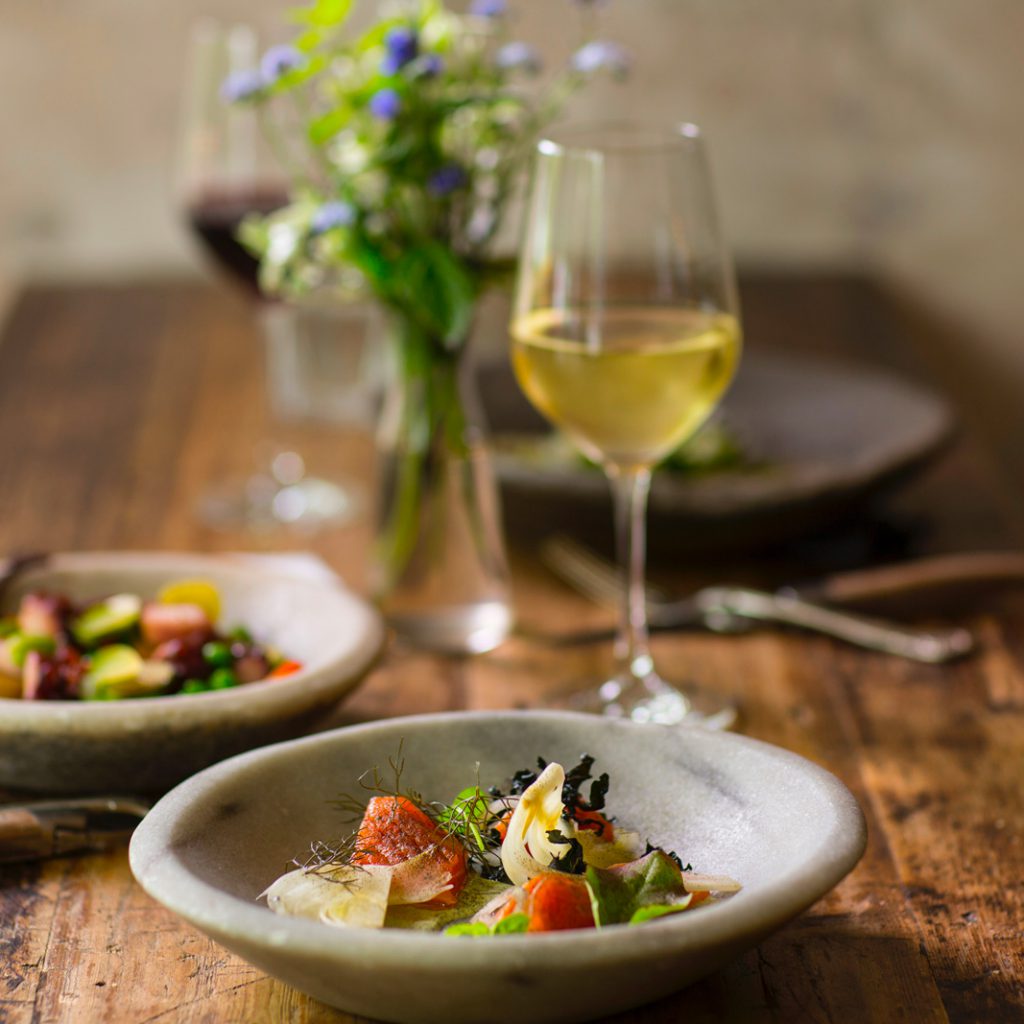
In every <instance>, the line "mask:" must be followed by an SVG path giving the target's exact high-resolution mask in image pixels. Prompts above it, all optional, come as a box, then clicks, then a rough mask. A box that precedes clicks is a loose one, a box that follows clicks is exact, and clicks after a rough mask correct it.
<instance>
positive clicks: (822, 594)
mask: <svg viewBox="0 0 1024 1024" xmlns="http://www.w3.org/2000/svg"><path fill="white" fill-rule="evenodd" d="M1021 584H1024V554H1021V553H1020V552H1016V551H1001V552H995V551H993V552H987V551H986V552H970V553H965V554H953V555H937V556H935V557H933V558H921V559H918V560H916V561H912V562H903V563H900V564H898V565H886V566H881V567H879V568H876V569H856V570H853V571H852V572H843V573H837V574H836V575H834V576H831V577H829V578H828V579H826V580H824V581H823V582H821V583H820V584H816V585H811V586H810V587H807V588H805V587H798V588H797V590H798V591H799V593H800V594H801V595H803V596H805V597H807V598H809V599H812V600H820V601H825V602H827V603H828V604H839V605H843V606H844V607H848V606H854V605H867V604H871V605H872V606H875V607H879V608H880V607H882V606H885V607H887V608H890V609H896V608H900V609H902V610H906V609H912V610H913V611H915V612H921V611H922V610H923V609H925V608H928V609H936V608H939V607H943V606H944V607H945V608H946V609H947V610H948V609H957V608H961V609H962V608H963V607H964V605H966V604H968V603H969V602H971V601H972V600H976V599H977V598H979V597H989V596H991V594H992V593H993V591H997V590H1000V589H1006V588H1008V587H1013V586H1018V587H1019V586H1020V585H1021Z"/></svg>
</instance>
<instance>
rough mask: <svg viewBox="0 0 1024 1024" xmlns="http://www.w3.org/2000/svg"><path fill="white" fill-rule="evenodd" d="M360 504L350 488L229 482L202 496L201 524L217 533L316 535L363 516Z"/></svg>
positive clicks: (311, 482) (261, 479)
mask: <svg viewBox="0 0 1024 1024" xmlns="http://www.w3.org/2000/svg"><path fill="white" fill-rule="evenodd" d="M361 505H362V501H361V499H360V496H359V493H358V491H357V490H354V489H353V487H352V485H351V484H346V485H342V484H340V483H336V482H335V481H333V480H324V479H322V478H320V477H315V476H306V477H303V478H302V479H300V480H297V481H296V482H294V483H289V484H282V483H280V482H278V481H276V480H274V479H273V478H272V477H270V476H263V475H255V476H252V477H249V479H248V480H244V481H242V480H236V481H229V482H228V483H226V484H224V485H223V486H221V487H219V488H216V489H214V490H210V491H208V492H207V493H206V494H204V495H203V496H202V497H201V499H200V501H199V507H198V513H199V517H200V519H201V520H202V521H203V522H204V523H205V524H206V525H207V526H210V527H212V528H213V529H217V530H239V529H242V530H253V531H256V532H261V533H262V532H267V531H270V530H280V529H289V528H291V529H298V530H307V531H312V530H317V529H320V528H321V527H326V526H342V525H344V524H345V523H349V522H351V521H352V520H353V519H355V517H356V516H357V515H358V514H359V510H360V507H361Z"/></svg>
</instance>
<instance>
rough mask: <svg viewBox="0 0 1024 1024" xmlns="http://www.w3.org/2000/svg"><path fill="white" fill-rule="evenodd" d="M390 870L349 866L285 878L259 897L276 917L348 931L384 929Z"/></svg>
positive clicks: (297, 872) (302, 870)
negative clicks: (323, 924)
mask: <svg viewBox="0 0 1024 1024" xmlns="http://www.w3.org/2000/svg"><path fill="white" fill-rule="evenodd" d="M391 872H392V869H391V868H389V867H376V866H367V867H360V868H355V867H351V866H350V865H347V864H338V865H336V866H332V867H325V868H319V869H317V870H316V871H308V870H306V869H305V868H298V869H297V870H295V871H289V872H288V873H287V874H285V875H282V876H281V877H280V878H279V879H277V881H276V882H274V883H273V884H272V885H271V886H270V887H269V888H268V889H266V890H265V891H264V892H262V893H261V894H260V896H261V897H265V898H266V901H267V906H268V907H270V909H271V910H273V911H274V912H275V913H277V914H291V915H293V916H296V917H309V918H312V919H313V920H316V921H323V922H324V923H325V924H332V925H339V926H342V927H349V928H383V927H384V915H385V914H386V913H387V909H388V892H389V891H390V889H391Z"/></svg>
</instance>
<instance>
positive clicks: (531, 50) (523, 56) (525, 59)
mask: <svg viewBox="0 0 1024 1024" xmlns="http://www.w3.org/2000/svg"><path fill="white" fill-rule="evenodd" d="M494 62H495V64H497V65H498V67H499V68H501V69H502V71H526V72H527V73H528V74H531V75H535V74H537V73H538V72H539V71H540V66H541V61H540V53H539V52H538V50H537V48H536V47H535V46H532V45H531V44H530V43H522V42H512V43H506V44H505V45H504V46H502V47H501V49H499V50H498V52H497V53H496V54H495V55H494Z"/></svg>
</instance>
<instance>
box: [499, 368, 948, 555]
mask: <svg viewBox="0 0 1024 1024" xmlns="http://www.w3.org/2000/svg"><path fill="white" fill-rule="evenodd" d="M479 380H480V388H481V392H482V397H483V402H484V408H485V410H486V414H487V419H488V422H489V425H490V429H491V433H492V436H493V438H494V441H495V449H496V455H495V463H496V469H497V473H498V477H499V480H500V482H501V487H502V493H503V498H504V502H505V511H506V518H507V521H508V523H509V524H510V526H511V527H512V528H513V529H514V530H519V529H525V530H526V531H527V532H530V524H531V523H534V524H538V525H539V521H540V519H543V521H544V528H545V530H550V529H552V528H559V527H570V526H572V527H577V528H578V527H580V526H581V525H583V526H584V527H585V526H586V524H587V523H588V522H589V523H593V522H595V521H596V520H598V519H600V520H601V521H602V522H607V520H608V517H610V514H611V513H610V507H611V502H610V499H609V494H608V485H607V483H606V482H605V480H604V478H603V475H602V474H601V473H600V472H597V471H595V470H593V469H590V468H588V467H586V466H585V465H583V464H581V463H580V462H579V460H577V459H576V458H574V457H573V456H572V455H571V454H569V453H566V454H565V455H558V454H557V453H556V454H555V455H554V456H552V454H551V452H552V449H551V448H550V446H547V445H540V444H538V445H537V446H533V445H531V444H530V443H529V442H527V443H525V444H524V443H523V440H522V436H523V435H524V434H525V435H534V436H537V437H538V438H540V437H542V436H543V435H544V434H546V433H548V432H549V430H550V427H549V426H548V424H547V423H546V422H545V421H544V420H543V419H542V418H541V417H540V416H539V415H538V414H537V413H536V412H535V411H534V410H533V408H532V407H531V406H530V405H529V403H528V402H527V400H526V399H525V398H524V397H523V395H522V393H521V392H520V390H519V388H518V386H517V385H516V383H515V380H514V379H513V376H512V372H511V370H510V368H509V367H508V366H507V365H505V364H500V363H496V364H493V365H487V366H484V367H482V368H481V370H480V374H479ZM719 415H720V416H721V418H722V420H723V422H724V423H725V424H726V426H727V427H728V429H729V430H730V431H731V432H732V433H733V434H734V435H735V436H736V437H737V438H738V439H739V441H740V443H741V445H742V447H743V450H744V452H745V453H746V455H747V456H748V460H747V461H746V462H745V464H743V465H741V466H737V467H733V468H725V469H721V470H715V471H707V472H703V473H698V474H686V473H679V472H673V471H667V470H665V471H661V472H659V473H657V474H656V475H655V478H654V483H653V486H652V489H651V499H650V522H651V530H652V533H656V534H662V533H664V532H665V531H672V532H673V534H674V535H675V536H674V538H673V541H674V543H676V544H678V545H679V546H683V547H686V546H700V545H706V544H714V545H737V546H741V545H745V544H751V543H760V542H765V541H768V540H780V539H785V538H788V537H792V536H796V535H798V534H799V533H801V532H804V531H807V530H810V529H814V528H818V527H821V526H822V525H823V524H827V523H828V522H830V521H832V520H836V521H838V520H840V519H849V517H850V516H851V515H854V514H855V513H856V511H857V510H858V509H859V508H860V507H862V506H863V504H864V503H865V502H866V501H867V500H868V499H869V498H871V497H873V496H875V495H877V494H878V493H880V492H882V491H885V490H886V489H888V488H891V487H893V486H895V485H897V484H899V483H902V482H903V481H905V480H907V479H908V478H909V477H910V476H911V475H913V474H914V473H915V472H916V471H918V470H919V469H920V468H922V467H923V466H924V465H925V464H926V462H927V461H928V460H929V459H930V458H931V457H932V456H933V455H935V454H936V452H938V451H939V449H940V448H941V447H942V446H943V444H944V442H945V441H947V440H948V438H949V437H950V436H951V434H952V431H953V426H954V420H953V415H952V412H951V411H950V409H949V406H948V405H947V404H946V403H945V402H944V401H943V400H942V398H940V397H939V396H937V395H936V394H934V393H932V392H930V391H928V390H926V389H925V388H923V387H921V386H919V385H917V384H912V383H910V382H908V381H906V380H904V379H902V378H900V377H897V376H894V375H892V374H890V373H888V372H886V371H884V370H879V369H875V368H872V367H867V366H861V365H858V364H854V363H848V362H841V361H838V360H833V359H824V358H809V357H807V356H799V357H798V356H793V355H785V354H780V353H772V352H756V351H755V352H748V353H745V355H744V361H743V364H742V367H741V369H740V372H739V374H738V375H737V378H736V381H735V382H734V384H733V386H732V389H731V390H730V391H729V393H728V395H727V396H726V398H725V401H724V402H723V405H722V408H721V410H720V414H719ZM541 510H542V512H543V514H542V515H541ZM595 513H596V515H595Z"/></svg>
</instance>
